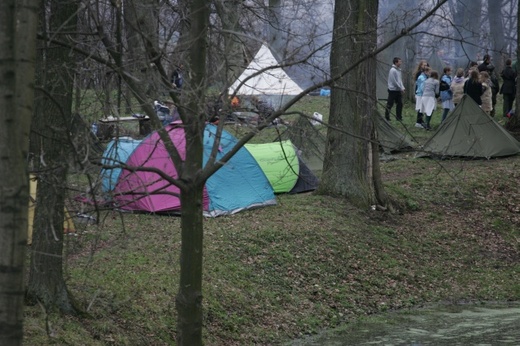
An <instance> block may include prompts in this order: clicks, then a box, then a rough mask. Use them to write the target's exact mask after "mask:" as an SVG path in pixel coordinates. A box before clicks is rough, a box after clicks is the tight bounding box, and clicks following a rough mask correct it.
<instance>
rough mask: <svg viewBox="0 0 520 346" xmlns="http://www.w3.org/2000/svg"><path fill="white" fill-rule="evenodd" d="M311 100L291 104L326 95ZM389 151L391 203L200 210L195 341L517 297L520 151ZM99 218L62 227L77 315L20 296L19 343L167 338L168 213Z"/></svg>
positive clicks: (255, 339)
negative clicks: (462, 156)
mask: <svg viewBox="0 0 520 346" xmlns="http://www.w3.org/2000/svg"><path fill="white" fill-rule="evenodd" d="M314 99H315V100H318V101H319V102H320V105H316V104H313V103H312V100H313V98H309V99H308V100H309V101H308V102H309V103H308V104H302V105H300V104H298V106H299V107H301V109H303V110H309V111H313V110H314V109H320V107H324V105H323V104H321V102H323V101H324V100H328V99H327V98H314ZM304 100H305V101H306V102H307V99H304ZM322 111H323V110H322ZM323 112H324V111H323ZM413 113H414V112H413V110H411V109H409V108H408V109H407V110H406V112H405V121H404V122H403V123H404V125H405V126H407V127H409V126H408V125H410V124H411V125H413V124H412V123H413V122H414V121H415V119H414V118H412V115H413V116H414V114H413ZM439 117H440V116H439ZM434 124H435V123H434ZM409 130H410V132H411V133H412V134H414V135H416V137H417V138H421V140H423V141H424V140H425V139H426V138H427V137H428V136H430V135H431V133H429V132H426V131H424V130H420V129H415V128H413V126H412V127H411V128H409ZM397 158H398V159H397V160H394V161H388V162H383V163H382V174H383V180H384V184H385V189H386V191H387V193H388V194H389V195H390V196H391V197H392V198H393V199H395V200H396V201H399V202H400V204H401V205H402V208H401V210H400V212H399V213H396V214H390V213H386V212H379V211H369V210H358V209H356V208H354V207H352V206H351V205H349V204H348V203H347V202H346V201H345V200H342V199H337V198H331V197H326V196H319V195H315V194H301V195H280V196H278V197H277V200H278V205H277V206H276V207H267V208H262V209H256V210H251V211H246V212H242V213H238V214H236V215H232V216H226V217H220V218H216V219H206V220H205V235H204V278H203V280H204V283H203V294H204V300H203V304H204V310H203V311H204V312H203V313H204V339H205V343H206V344H207V345H273V344H280V343H282V342H284V341H288V340H290V339H293V338H297V337H300V336H303V335H308V334H314V333H316V332H318V331H320V330H322V329H324V328H333V327H337V326H341V325H344V324H346V323H351V322H354V321H356V320H359V319H360V318H363V317H365V316H369V315H373V314H375V313H378V312H385V311H389V310H396V309H407V308H411V307H416V306H421V305H424V304H427V303H430V302H441V301H453V302H457V301H487V300H500V301H511V300H520V299H519V298H520V284H519V283H518V273H519V272H520V264H519V263H520V231H519V230H520V202H519V201H520V198H519V197H520V187H519V186H518V167H519V165H520V158H519V157H511V158H505V159H500V160H474V161H459V160H448V161H441V162H439V161H434V160H430V159H414V158H413V153H403V154H399V155H397ZM70 182H71V184H72V183H73V184H76V185H78V186H80V185H84V184H85V179H84V177H81V176H79V177H77V176H75V177H71V179H70ZM99 220H100V224H99V225H87V224H82V225H78V236H76V237H72V236H71V237H68V238H67V239H68V241H67V257H66V262H67V266H66V277H67V284H68V287H69V289H70V291H71V292H72V294H73V295H74V297H75V298H76V300H77V301H78V302H79V304H80V305H81V306H82V308H83V309H84V310H85V311H86V312H87V313H88V317H82V318H79V317H71V316H62V315H60V314H58V313H56V312H54V311H49V312H47V313H46V314H45V313H44V312H43V311H42V310H41V308H40V307H39V306H28V307H26V312H25V340H24V343H25V344H26V345H64V344H72V345H172V344H174V340H175V335H176V310H175V295H176V293H177V289H178V284H179V251H180V220H179V218H176V217H168V216H153V215H141V214H124V215H120V214H118V213H117V212H114V211H102V212H101V214H100V218H99ZM122 220H123V221H124V223H122ZM46 316H47V317H48V321H49V326H50V331H51V334H50V335H47V333H46V323H45V321H46V319H45V317H46Z"/></svg>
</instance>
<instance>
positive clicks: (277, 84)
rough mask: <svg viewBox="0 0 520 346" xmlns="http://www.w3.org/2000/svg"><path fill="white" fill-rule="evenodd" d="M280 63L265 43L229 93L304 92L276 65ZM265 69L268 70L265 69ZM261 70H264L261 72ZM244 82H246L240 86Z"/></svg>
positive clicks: (276, 93)
mask: <svg viewBox="0 0 520 346" xmlns="http://www.w3.org/2000/svg"><path fill="white" fill-rule="evenodd" d="M278 65H280V64H279V63H278V61H276V59H275V57H274V56H273V53H271V50H270V49H269V47H267V46H266V45H265V44H263V45H262V47H261V48H260V50H259V51H258V53H256V55H255V57H254V58H253V60H252V61H251V63H250V64H249V66H247V68H246V69H245V70H244V72H243V73H242V74H241V75H240V77H238V78H237V80H236V81H235V82H234V83H233V84H232V85H231V86H230V87H229V94H230V95H231V94H234V93H235V92H236V94H237V95H298V94H299V93H301V92H303V90H302V88H300V87H299V86H298V84H296V82H294V81H293V80H292V79H291V77H289V75H287V73H285V71H284V70H283V69H282V68H281V67H275V66H278ZM264 69H267V70H265V71H263V70H264ZM260 71H263V72H261V73H259V72H260ZM257 73H258V74H257ZM255 74H257V75H255ZM253 75H255V76H253ZM242 82H244V84H242V85H241V86H240V84H241V83H242Z"/></svg>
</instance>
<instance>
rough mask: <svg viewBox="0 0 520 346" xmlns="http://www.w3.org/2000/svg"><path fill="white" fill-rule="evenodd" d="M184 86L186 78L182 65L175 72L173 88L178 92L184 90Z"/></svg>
mask: <svg viewBox="0 0 520 346" xmlns="http://www.w3.org/2000/svg"><path fill="white" fill-rule="evenodd" d="M183 84H184V76H183V65H182V64H180V65H179V66H177V68H176V69H175V71H173V74H172V86H173V87H174V88H176V89H178V90H180V89H182V85H183Z"/></svg>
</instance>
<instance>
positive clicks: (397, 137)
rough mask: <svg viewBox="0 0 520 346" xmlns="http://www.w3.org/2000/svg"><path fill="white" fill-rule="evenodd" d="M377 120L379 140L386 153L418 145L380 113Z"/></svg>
mask: <svg viewBox="0 0 520 346" xmlns="http://www.w3.org/2000/svg"><path fill="white" fill-rule="evenodd" d="M375 119H376V121H375V122H376V129H377V138H378V141H379V144H380V145H381V148H382V149H383V151H384V152H385V153H391V152H394V151H399V150H403V149H411V148H413V147H415V146H416V145H417V144H416V143H415V142H414V141H413V140H412V139H411V138H410V137H409V136H407V135H406V134H404V133H401V132H400V131H399V130H397V129H396V128H395V127H393V126H392V124H390V122H389V121H388V120H386V119H385V118H384V117H383V115H382V114H381V113H379V112H378V113H377V114H376V115H375Z"/></svg>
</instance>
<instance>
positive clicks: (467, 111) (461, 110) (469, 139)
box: [418, 95, 520, 158]
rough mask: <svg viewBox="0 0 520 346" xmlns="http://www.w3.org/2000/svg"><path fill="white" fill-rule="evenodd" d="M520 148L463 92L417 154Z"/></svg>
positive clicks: (498, 152) (500, 152)
mask: <svg viewBox="0 0 520 346" xmlns="http://www.w3.org/2000/svg"><path fill="white" fill-rule="evenodd" d="M519 152H520V142H518V141H517V140H516V139H515V138H514V137H513V136H511V135H510V134H509V132H507V131H506V130H505V129H504V128H503V127H502V125H500V124H499V123H497V122H496V121H495V120H494V119H493V118H492V117H490V116H489V115H487V114H486V113H485V112H484V111H483V110H482V109H481V108H480V107H479V106H478V105H477V104H476V103H475V101H473V99H471V98H470V97H468V96H467V95H464V97H463V98H462V100H461V102H460V103H459V104H458V105H457V107H455V109H454V110H453V112H452V113H451V114H450V115H449V116H448V118H446V120H445V121H444V122H443V123H442V124H441V126H440V127H439V129H438V130H437V132H435V134H434V135H433V136H432V137H431V138H430V139H429V140H428V141H427V142H426V143H425V144H424V146H423V152H421V153H419V154H418V156H425V155H435V156H442V157H449V156H460V157H472V158H491V157H499V156H510V155H516V154H518V153H519Z"/></svg>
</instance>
